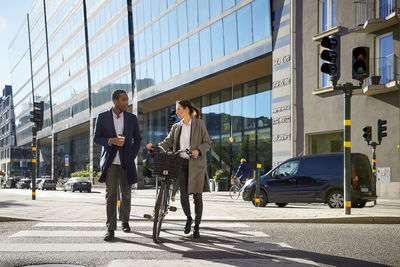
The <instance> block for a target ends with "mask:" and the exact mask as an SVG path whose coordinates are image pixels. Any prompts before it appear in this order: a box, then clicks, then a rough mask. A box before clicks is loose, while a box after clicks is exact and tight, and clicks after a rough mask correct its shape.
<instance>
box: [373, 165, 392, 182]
mask: <svg viewBox="0 0 400 267" xmlns="http://www.w3.org/2000/svg"><path fill="white" fill-rule="evenodd" d="M376 171H377V172H376V173H377V175H376V178H377V181H378V182H380V183H390V167H383V168H377V170H376Z"/></svg>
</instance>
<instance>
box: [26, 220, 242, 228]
mask: <svg viewBox="0 0 400 267" xmlns="http://www.w3.org/2000/svg"><path fill="white" fill-rule="evenodd" d="M129 225H130V226H131V227H132V229H134V228H135V227H153V222H152V221H144V222H131V223H129ZM163 226H164V227H166V228H168V229H169V228H182V227H183V226H185V223H183V222H182V223H179V222H163ZM33 227H35V228H43V227H87V228H95V227H105V223H104V222H103V223H96V222H41V223H38V224H36V225H34V226H33ZM201 227H202V228H222V229H230V228H248V227H249V226H248V225H247V224H244V223H211V222H203V223H201Z"/></svg>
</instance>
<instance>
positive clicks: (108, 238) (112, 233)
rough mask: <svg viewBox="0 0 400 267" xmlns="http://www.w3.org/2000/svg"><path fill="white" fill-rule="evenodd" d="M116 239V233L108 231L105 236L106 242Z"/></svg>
mask: <svg viewBox="0 0 400 267" xmlns="http://www.w3.org/2000/svg"><path fill="white" fill-rule="evenodd" d="M113 238H114V231H111V230H108V231H107V233H106V234H105V235H104V241H111V240H112V239H113Z"/></svg>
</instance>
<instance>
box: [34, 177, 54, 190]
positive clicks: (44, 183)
mask: <svg viewBox="0 0 400 267" xmlns="http://www.w3.org/2000/svg"><path fill="white" fill-rule="evenodd" d="M56 185H57V184H56V182H55V181H54V180H51V179H42V180H41V181H40V184H39V186H38V189H39V190H45V189H46V190H56Z"/></svg>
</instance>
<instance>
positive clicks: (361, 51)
mask: <svg viewBox="0 0 400 267" xmlns="http://www.w3.org/2000/svg"><path fill="white" fill-rule="evenodd" d="M352 55H353V73H352V77H353V79H355V80H363V79H364V78H366V77H368V76H369V62H368V60H369V48H368V47H364V46H359V47H355V48H353V51H352Z"/></svg>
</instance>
